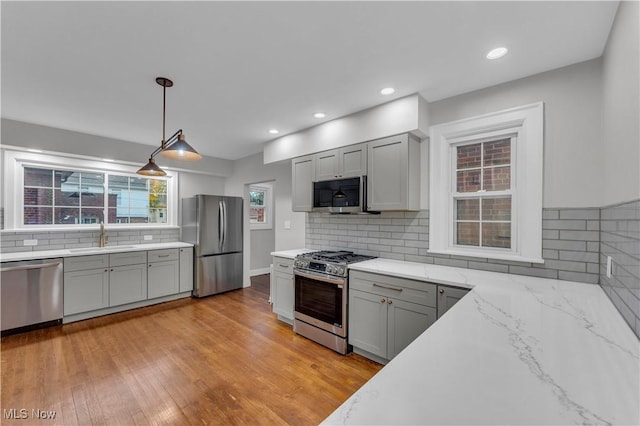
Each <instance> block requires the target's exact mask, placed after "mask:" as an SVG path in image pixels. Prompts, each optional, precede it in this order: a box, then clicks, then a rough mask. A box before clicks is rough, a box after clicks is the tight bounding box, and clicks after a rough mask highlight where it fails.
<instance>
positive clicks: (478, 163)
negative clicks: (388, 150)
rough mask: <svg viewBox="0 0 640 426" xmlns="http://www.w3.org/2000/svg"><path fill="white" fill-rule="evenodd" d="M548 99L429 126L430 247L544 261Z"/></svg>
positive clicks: (440, 250)
mask: <svg viewBox="0 0 640 426" xmlns="http://www.w3.org/2000/svg"><path fill="white" fill-rule="evenodd" d="M542 116H543V105H542V103H538V104H533V105H527V106H523V107H519V108H513V109H510V110H506V111H500V112H497V113H492V114H487V115H484V116H480V117H474V118H470V119H465V120H460V121H455V122H452V123H445V124H440V125H437V126H433V127H432V128H431V138H430V159H431V162H430V164H429V172H430V181H431V182H432V186H431V191H430V201H429V204H430V213H429V218H430V219H429V220H430V226H429V229H430V234H429V251H430V252H434V253H446V254H454V255H465V256H477V257H485V258H493V259H507V260H522V261H527V262H542V145H543V120H542Z"/></svg>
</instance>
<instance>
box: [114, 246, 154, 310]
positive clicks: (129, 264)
mask: <svg viewBox="0 0 640 426" xmlns="http://www.w3.org/2000/svg"><path fill="white" fill-rule="evenodd" d="M109 265H110V268H109V306H119V305H124V304H127V303H132V302H137V301H140V300H145V299H146V298H147V252H146V251H137V252H127V253H112V254H110V255H109Z"/></svg>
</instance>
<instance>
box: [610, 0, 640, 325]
mask: <svg viewBox="0 0 640 426" xmlns="http://www.w3.org/2000/svg"><path fill="white" fill-rule="evenodd" d="M639 64H640V3H638V2H630V1H623V2H620V5H619V7H618V13H617V15H616V18H615V21H614V24H613V29H612V30H611V34H610V35H609V40H608V41H607V46H606V48H605V53H604V56H603V99H604V101H603V115H604V138H603V144H602V146H601V153H602V157H603V169H602V173H601V175H600V177H601V178H602V182H603V183H602V185H603V187H602V190H603V191H602V197H603V205H610V204H615V205H610V206H608V207H603V209H602V214H601V218H602V222H601V232H600V285H601V286H602V288H603V289H604V290H605V292H606V293H607V295H608V296H609V297H610V298H611V301H612V302H613V304H614V305H615V306H616V308H617V309H618V310H619V311H620V313H621V314H622V316H623V317H624V319H625V320H626V321H627V323H628V324H629V325H630V326H631V328H632V329H633V330H634V331H635V333H636V335H637V336H639V337H640V201H638V198H640V131H639V127H640V119H639V118H638V117H640V106H639V103H640V100H639V93H640V83H639V80H640V78H639V77H638V76H640V70H639V66H640V65H639ZM608 256H611V258H612V261H613V274H612V276H611V277H607V275H606V265H607V263H606V262H607V257H608Z"/></svg>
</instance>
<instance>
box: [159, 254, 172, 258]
mask: <svg viewBox="0 0 640 426" xmlns="http://www.w3.org/2000/svg"><path fill="white" fill-rule="evenodd" d="M169 256H171V255H170V254H159V255H158V257H169Z"/></svg>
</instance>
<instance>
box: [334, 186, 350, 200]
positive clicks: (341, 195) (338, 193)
mask: <svg viewBox="0 0 640 426" xmlns="http://www.w3.org/2000/svg"><path fill="white" fill-rule="evenodd" d="M333 198H347V194H345V193H344V192H342V189H341V188H338V192H336V193H335V194H333Z"/></svg>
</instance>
